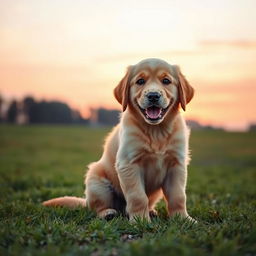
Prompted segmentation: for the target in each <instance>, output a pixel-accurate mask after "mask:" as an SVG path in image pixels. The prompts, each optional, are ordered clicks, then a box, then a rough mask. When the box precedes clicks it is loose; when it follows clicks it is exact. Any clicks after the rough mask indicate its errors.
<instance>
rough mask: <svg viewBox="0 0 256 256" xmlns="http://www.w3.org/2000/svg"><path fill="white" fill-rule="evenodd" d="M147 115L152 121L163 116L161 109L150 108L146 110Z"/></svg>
mask: <svg viewBox="0 0 256 256" xmlns="http://www.w3.org/2000/svg"><path fill="white" fill-rule="evenodd" d="M146 114H147V115H148V117H149V118H151V119H157V118H158V117H159V116H160V115H161V108H158V107H149V108H147V109H146Z"/></svg>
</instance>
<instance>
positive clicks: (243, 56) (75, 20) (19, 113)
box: [0, 0, 256, 131]
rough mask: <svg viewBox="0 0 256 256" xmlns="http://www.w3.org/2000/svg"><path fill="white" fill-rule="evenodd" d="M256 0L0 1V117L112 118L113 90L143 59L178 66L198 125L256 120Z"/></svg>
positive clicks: (245, 124)
mask: <svg viewBox="0 0 256 256" xmlns="http://www.w3.org/2000/svg"><path fill="white" fill-rule="evenodd" d="M255 10H256V1H254V0H243V1H242V0H237V1H232V0H222V1H220V0H216V1H211V0H204V1H203V0H200V1H189V0H179V1H171V0H158V1H120V0H119V1H117V0H107V1H104V0H101V1H99V0H95V1H89V0H83V1H82V0H81V1H80V0H77V1H71V0H44V1H40V0H8V1H6V0H0V95H1V96H0V120H1V122H11V123H19V124H27V123H81V124H87V125H96V126H97V125H112V124H115V123H116V122H117V121H118V113H119V111H120V106H119V105H118V103H117V102H116V100H115V99H114V97H113V93H112V92H113V88H114V87H115V86H116V85H117V83H118V82H119V80H121V78H122V77H123V75H124V73H125V70H126V67H127V66H128V65H130V64H135V63H137V62H139V61H140V60H142V59H144V58H149V57H156V58H162V59H164V60H166V61H168V62H170V63H171V64H178V65H179V66H180V67H181V70H182V71H183V73H184V74H185V75H186V77H187V79H188V80H189V81H190V83H191V84H192V85H193V87H194V88H195V89H196V94H195V97H194V99H193V101H192V102H191V103H190V104H189V107H188V108H187V111H186V112H185V113H184V115H185V117H186V119H187V120H189V122H190V125H191V126H193V127H194V128H197V129H203V128H205V127H206V128H219V129H226V130H237V131H246V130H248V129H255V127H256V126H255V125H254V124H255V123H256V101H255V96H256V70H255V67H256V29H255V27H256V18H255Z"/></svg>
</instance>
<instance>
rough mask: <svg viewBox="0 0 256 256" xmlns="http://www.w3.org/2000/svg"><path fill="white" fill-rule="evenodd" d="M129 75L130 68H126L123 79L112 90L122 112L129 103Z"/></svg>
mask: <svg viewBox="0 0 256 256" xmlns="http://www.w3.org/2000/svg"><path fill="white" fill-rule="evenodd" d="M130 73H131V66H129V67H128V68H127V72H126V74H125V76H124V78H123V79H122V80H121V81H120V82H119V84H118V85H117V87H116V88H115V89H114V95H115V97H116V99H117V101H118V102H119V103H120V104H121V105H122V106H123V111H125V110H126V108H127V105H128V101H129V78H130Z"/></svg>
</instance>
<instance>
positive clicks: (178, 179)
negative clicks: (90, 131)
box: [43, 59, 194, 220]
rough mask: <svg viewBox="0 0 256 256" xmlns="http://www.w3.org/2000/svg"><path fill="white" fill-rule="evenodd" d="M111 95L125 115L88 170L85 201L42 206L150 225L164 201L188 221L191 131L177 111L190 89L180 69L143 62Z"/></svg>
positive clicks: (189, 95)
mask: <svg viewBox="0 0 256 256" xmlns="http://www.w3.org/2000/svg"><path fill="white" fill-rule="evenodd" d="M139 79H143V80H140V81H139ZM164 79H168V81H169V82H170V83H169V82H168V81H167V80H164ZM139 82H141V83H142V82H143V83H144V82H145V83H144V84H142V85H140V84H139ZM164 82H165V83H167V84H164ZM168 83H169V84H168ZM150 93H155V94H157V95H158V97H159V100H158V101H157V104H158V105H159V107H158V106H157V111H158V112H159V111H160V110H159V109H161V112H160V114H159V113H158V112H157V114H155V115H158V117H157V118H155V117H154V116H153V118H151V117H152V115H153V114H152V112H150V113H149V111H150V110H147V109H149V108H150V107H149V106H150V104H151V103H150V102H149V95H150ZM114 95H115V97H116V99H117V101H118V102H119V103H120V104H121V105H122V107H123V113H122V115H121V119H120V123H119V124H118V125H117V126H116V127H115V128H114V129H113V131H112V132H111V133H110V134H109V136H108V137H107V139H106V143H105V146H104V152H103V155H102V157H101V159H100V160H99V161H98V162H95V163H92V164H90V165H89V170H88V172H87V174H86V179H85V186H86V190H85V195H86V199H80V198H74V197H62V198H57V199H52V200H49V201H46V202H44V203H43V204H44V205H46V206H56V205H66V206H69V207H75V206H77V205H82V206H85V205H86V206H88V207H89V208H91V209H94V210H95V211H96V212H97V214H98V216H99V217H103V218H109V217H113V216H114V215H116V213H117V212H118V211H120V212H123V213H126V214H128V216H129V218H130V220H133V219H134V218H135V217H136V216H139V217H142V218H146V219H148V220H150V212H151V211H154V207H155V204H156V203H157V202H158V201H159V199H161V198H163V197H164V199H165V201H166V204H167V208H168V213H169V215H170V216H173V215H174V214H180V215H181V216H183V217H186V218H189V219H191V218H190V217H189V215H188V213H187V209H186V193H185V188H186V180H187V164H188V161H189V156H188V139H189V130H188V128H187V126H186V124H185V121H184V119H183V117H182V116H181V114H180V113H179V106H181V107H182V108H183V110H185V108H186V104H187V103H189V101H190V100H191V99H192V97H193V95H194V90H193V88H192V87H191V85H190V84H189V83H188V82H187V80H186V79H185V77H184V76H183V75H182V73H181V72H180V69H179V67H178V66H175V65H170V64H168V63H167V62H165V61H163V60H159V59H146V60H143V61H141V62H139V63H138V64H136V65H133V66H130V67H128V70H127V73H126V75H125V76H124V78H123V79H122V80H121V81H120V83H119V84H118V86H117V87H116V88H115V90H114ZM147 111H148V112H147ZM147 113H149V114H150V116H149V115H148V114H147Z"/></svg>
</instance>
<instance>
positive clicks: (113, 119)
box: [98, 108, 120, 126]
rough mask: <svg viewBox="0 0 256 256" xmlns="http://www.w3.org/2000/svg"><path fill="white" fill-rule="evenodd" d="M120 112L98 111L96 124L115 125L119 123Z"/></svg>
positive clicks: (102, 109)
mask: <svg viewBox="0 0 256 256" xmlns="http://www.w3.org/2000/svg"><path fill="white" fill-rule="evenodd" d="M119 115H120V111H118V110H108V109H104V108H99V109H98V122H99V123H100V124H102V125H111V126H112V125H116V124H117V123H118V122H119Z"/></svg>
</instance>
